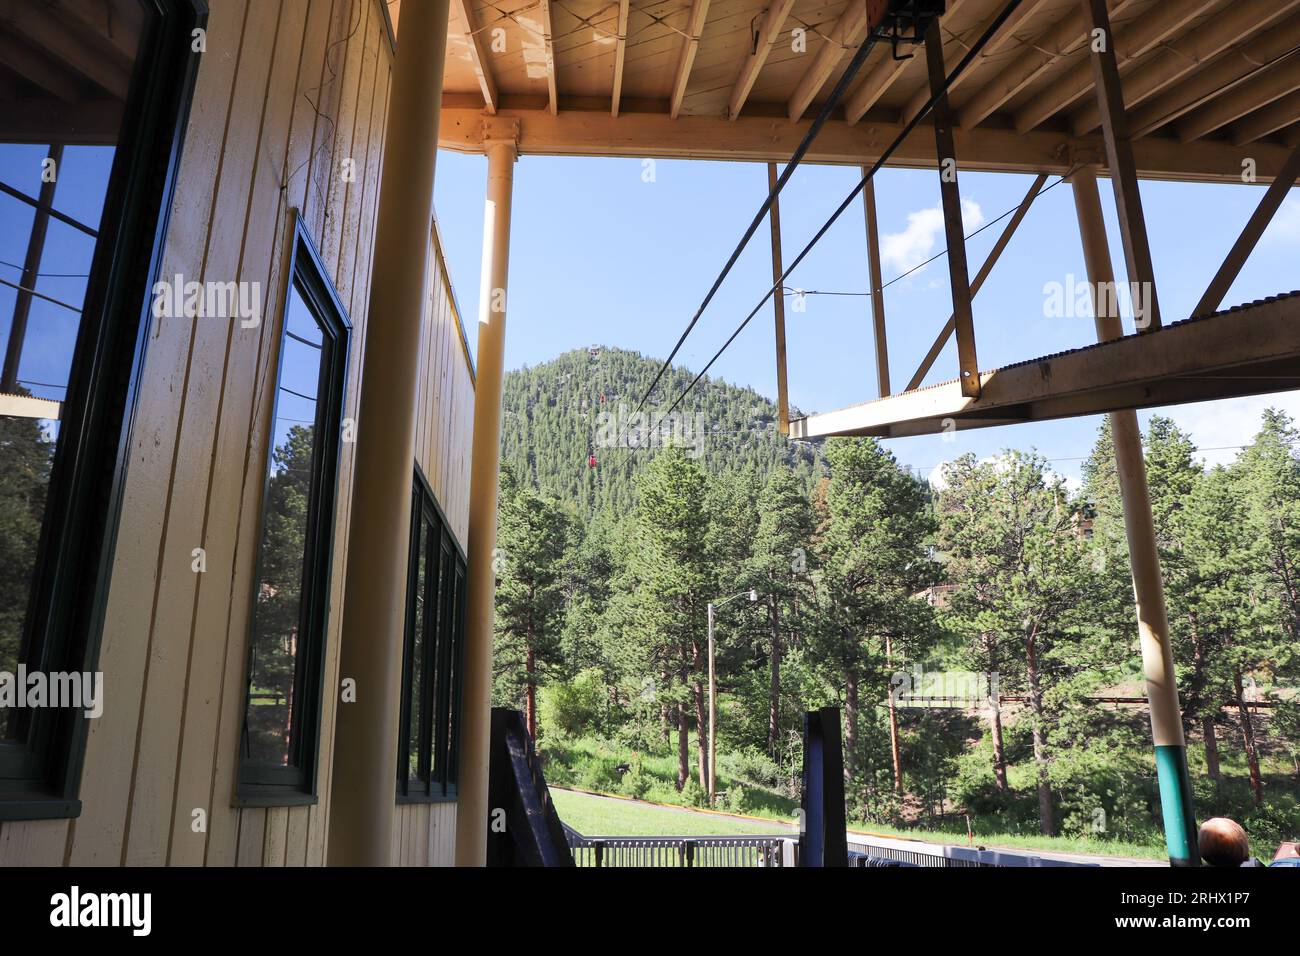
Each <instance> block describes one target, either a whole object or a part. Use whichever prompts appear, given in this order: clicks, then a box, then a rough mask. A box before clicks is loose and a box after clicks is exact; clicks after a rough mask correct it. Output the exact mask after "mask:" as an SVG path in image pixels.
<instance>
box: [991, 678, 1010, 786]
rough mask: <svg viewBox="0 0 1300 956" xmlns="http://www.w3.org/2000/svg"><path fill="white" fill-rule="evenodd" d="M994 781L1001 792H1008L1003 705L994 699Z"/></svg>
mask: <svg viewBox="0 0 1300 956" xmlns="http://www.w3.org/2000/svg"><path fill="white" fill-rule="evenodd" d="M992 723H993V726H992V732H993V782H994V784H995V785H996V786H997V788H998V791H999V792H1000V793H1006V792H1007V754H1006V750H1005V748H1004V747H1003V745H1002V707H1001V705H999V703H998V702H997V701H996V700H995V701H993V721H992Z"/></svg>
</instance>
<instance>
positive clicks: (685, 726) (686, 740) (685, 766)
mask: <svg viewBox="0 0 1300 956" xmlns="http://www.w3.org/2000/svg"><path fill="white" fill-rule="evenodd" d="M690 751H691V744H690V722H689V721H688V720H687V719H686V708H685V707H683V706H682V705H681V704H678V705H677V792H678V793H681V791H682V788H683V787H685V786H686V778H687V777H689V776H690V773H691V761H690Z"/></svg>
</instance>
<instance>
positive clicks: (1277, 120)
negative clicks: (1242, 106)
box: [1232, 92, 1300, 146]
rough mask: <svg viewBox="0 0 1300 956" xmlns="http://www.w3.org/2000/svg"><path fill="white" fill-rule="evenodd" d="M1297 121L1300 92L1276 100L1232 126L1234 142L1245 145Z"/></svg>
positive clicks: (1299, 116)
mask: <svg viewBox="0 0 1300 956" xmlns="http://www.w3.org/2000/svg"><path fill="white" fill-rule="evenodd" d="M1297 122H1300V92H1295V93H1291V94H1289V95H1287V96H1284V97H1282V98H1281V99H1280V100H1275V101H1274V102H1272V103H1270V104H1269V105H1268V106H1266V107H1264V108H1263V109H1262V110H1257V111H1256V112H1254V113H1251V114H1250V115H1249V116H1247V117H1246V118H1245V119H1243V120H1241V121H1240V122H1238V123H1237V124H1236V125H1235V126H1233V127H1232V142H1233V144H1234V145H1236V146H1245V145H1247V144H1248V143H1253V142H1255V141H1256V140H1258V139H1262V138H1263V137H1265V136H1267V135H1269V134H1270V133H1276V132H1277V131H1278V130H1280V129H1286V128H1287V127H1288V126H1291V125H1293V124H1295V123H1297Z"/></svg>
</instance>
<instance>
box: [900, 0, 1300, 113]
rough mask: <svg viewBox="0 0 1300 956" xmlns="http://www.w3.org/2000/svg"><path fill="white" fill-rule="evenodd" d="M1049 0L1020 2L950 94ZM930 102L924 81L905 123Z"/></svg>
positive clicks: (957, 1)
mask: <svg viewBox="0 0 1300 956" xmlns="http://www.w3.org/2000/svg"><path fill="white" fill-rule="evenodd" d="M1296 2H1297V3H1300V0H1296ZM1047 3H1048V0H1024V2H1023V3H1021V4H1020V6H1018V7H1017V8H1016V9H1015V11H1014V12H1013V13H1012V14H1011V16H1009V17H1007V22H1006V23H1004V24H1002V29H1000V30H998V32H997V34H996V35H994V36H993V38H992V39H990V40H989V42H988V43H987V44H986V45H985V47H984V52H983V53H981V54H980V55H979V57H978V58H976V59H975V60H974V61H972V62H971V65H970V66H969V67H967V69H966V71H965V72H964V73H960V74H958V75H957V76H956V77H954V78H953V81H952V85H951V86H950V87H949V88H948V92H949V94H951V93H953V92H954V91H955V90H956V89H957V88H958V87H959V86H961V85H962V84H963V83H965V82H966V81H967V80H969V79H970V78H971V77H972V76H974V75H975V72H976V71H977V70H978V69H979V68H980V67H981V66H982V65H983V64H984V63H985V61H987V59H988V58H989V57H990V56H992V55H994V54H995V53H997V52H998V51H999V50H1001V49H1002V48H1003V47H1004V46H1006V45H1007V44H1008V43H1010V42H1011V41H1012V40H1014V39H1015V34H1014V33H1013V32H1012V31H1014V30H1015V29H1016V27H1018V26H1022V25H1024V23H1025V22H1026V21H1028V20H1029V18H1030V17H1032V16H1033V15H1034V14H1035V13H1037V12H1038V11H1039V10H1040V9H1042V8H1043V6H1045V5H1046V4H1047ZM960 5H961V0H949V2H948V14H949V15H951V14H952V12H953V11H954V10H955V9H957V7H959V6H960ZM1001 15H1002V7H1001V5H999V6H998V8H997V9H995V10H994V11H993V13H991V14H990V15H989V17H988V19H986V20H985V21H984V22H983V23H981V24H980V25H979V29H978V30H976V31H974V32H973V33H972V34H971V35H972V36H976V37H981V36H983V35H984V32H985V31H986V30H988V28H989V27H990V26H992V25H993V21H994V20H996V19H997V18H998V17H999V16H1001ZM958 59H960V56H959V57H958ZM928 102H930V88H929V86H928V85H927V84H923V85H922V86H921V88H920V89H919V90H917V91H916V93H915V94H914V95H913V96H912V98H911V99H910V100H909V101H908V103H907V106H905V107H904V108H903V112H902V113H901V114H900V117H901V119H902V120H903V122H905V123H906V122H910V121H911V119H912V117H914V116H916V114H917V113H919V112H921V110H922V109H923V108H924V107H925V104H926V103H928Z"/></svg>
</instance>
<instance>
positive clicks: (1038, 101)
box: [1015, 0, 1219, 133]
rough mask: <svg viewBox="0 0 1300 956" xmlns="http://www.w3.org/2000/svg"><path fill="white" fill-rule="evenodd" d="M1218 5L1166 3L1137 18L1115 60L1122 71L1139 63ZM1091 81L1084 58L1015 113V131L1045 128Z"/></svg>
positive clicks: (1211, 0) (1207, 0)
mask: <svg viewBox="0 0 1300 956" xmlns="http://www.w3.org/2000/svg"><path fill="white" fill-rule="evenodd" d="M1218 2H1219V0H1183V2H1180V3H1169V4H1165V5H1163V6H1160V7H1157V8H1156V9H1153V10H1150V11H1148V12H1147V13H1146V14H1145V15H1144V16H1141V17H1137V18H1136V19H1134V20H1133V22H1132V24H1131V25H1130V26H1128V27H1127V28H1126V29H1124V30H1117V31H1116V37H1115V57H1116V62H1117V65H1118V66H1119V69H1120V70H1121V71H1122V70H1124V69H1126V68H1127V67H1128V66H1129V65H1130V64H1133V63H1136V62H1137V60H1138V58H1139V57H1141V56H1143V55H1145V54H1147V53H1149V52H1150V51H1151V50H1152V49H1154V48H1155V47H1156V46H1157V45H1159V44H1160V43H1163V42H1164V41H1165V40H1167V39H1169V38H1170V37H1172V36H1173V35H1174V34H1176V33H1178V32H1179V31H1180V30H1182V29H1183V28H1184V27H1186V26H1187V25H1188V24H1189V23H1192V22H1193V21H1195V20H1196V19H1197V18H1198V17H1200V16H1201V15H1202V14H1204V13H1205V12H1206V11H1207V10H1209V9H1210V8H1211V7H1213V6H1214V5H1215V4H1216V3H1218ZM1092 80H1093V75H1092V64H1091V63H1090V62H1088V60H1087V59H1086V58H1085V59H1084V60H1083V62H1081V63H1079V64H1077V65H1076V66H1073V67H1071V68H1070V69H1068V70H1066V71H1065V73H1064V74H1063V75H1062V76H1061V77H1060V78H1059V79H1057V80H1056V81H1054V82H1053V83H1052V84H1051V85H1050V86H1048V87H1047V88H1046V89H1044V90H1042V91H1041V92H1040V93H1039V94H1038V95H1037V96H1035V97H1034V98H1033V99H1032V100H1030V101H1029V103H1027V104H1026V105H1025V106H1024V107H1023V108H1022V109H1020V110H1018V111H1017V112H1016V118H1015V123H1016V129H1017V130H1019V131H1020V132H1022V133H1023V132H1026V131H1027V130H1031V129H1035V128H1036V127H1038V126H1040V125H1042V124H1043V123H1044V122H1045V121H1047V120H1049V119H1051V118H1052V117H1053V116H1055V115H1056V114H1057V113H1059V112H1060V111H1061V110H1063V109H1065V108H1067V107H1069V106H1070V105H1071V104H1073V103H1075V102H1077V101H1078V100H1079V98H1080V97H1082V96H1085V95H1086V94H1087V93H1088V91H1089V90H1090V89H1091V88H1092Z"/></svg>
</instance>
